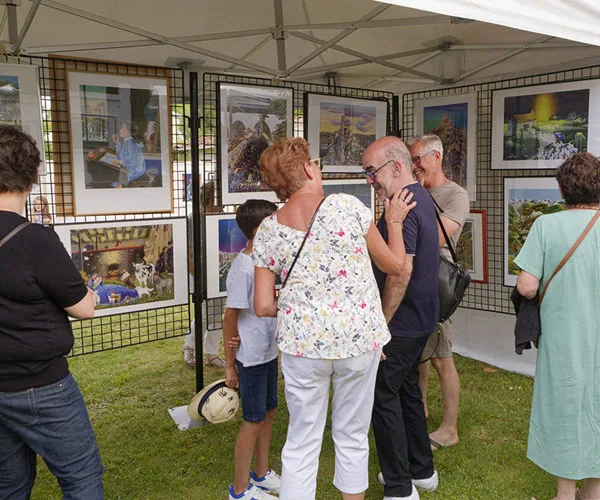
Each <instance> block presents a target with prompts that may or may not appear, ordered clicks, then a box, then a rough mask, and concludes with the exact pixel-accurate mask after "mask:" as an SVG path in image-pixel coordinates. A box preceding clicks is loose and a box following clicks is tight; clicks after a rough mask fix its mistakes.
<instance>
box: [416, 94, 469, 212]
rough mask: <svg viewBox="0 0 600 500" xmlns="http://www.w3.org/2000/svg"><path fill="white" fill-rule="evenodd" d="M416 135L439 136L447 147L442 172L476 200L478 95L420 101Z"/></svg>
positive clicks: (445, 147) (417, 112) (452, 96)
mask: <svg viewBox="0 0 600 500" xmlns="http://www.w3.org/2000/svg"><path fill="white" fill-rule="evenodd" d="M414 130H415V135H422V134H435V135H437V136H438V137H439V138H440V139H441V141H442V144H443V145H444V158H443V161H442V169H443V170H444V175H445V176H446V177H448V179H450V180H451V181H454V182H456V183H457V184H458V185H459V186H462V187H463V188H464V189H466V190H467V193H469V200H471V201H474V200H476V199H477V198H476V190H477V94H476V93H471V94H462V95H451V96H443V97H435V98H431V99H418V100H416V101H415V104H414Z"/></svg>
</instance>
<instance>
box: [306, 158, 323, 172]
mask: <svg viewBox="0 0 600 500" xmlns="http://www.w3.org/2000/svg"><path fill="white" fill-rule="evenodd" d="M308 161H309V163H312V162H315V165H316V166H317V167H319V170H321V171H322V170H323V163H322V162H321V158H312V159H311V160H308Z"/></svg>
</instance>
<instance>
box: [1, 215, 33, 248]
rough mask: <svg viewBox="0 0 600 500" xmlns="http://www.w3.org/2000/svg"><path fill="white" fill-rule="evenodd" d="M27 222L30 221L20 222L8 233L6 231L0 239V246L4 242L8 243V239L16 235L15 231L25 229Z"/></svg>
mask: <svg viewBox="0 0 600 500" xmlns="http://www.w3.org/2000/svg"><path fill="white" fill-rule="evenodd" d="M29 224H31V222H29V221H25V222H23V223H22V224H19V225H18V226H17V227H15V228H14V229H13V230H12V231H11V232H10V233H8V234H7V235H6V236H5V237H4V238H2V239H1V240H0V248H2V247H3V246H4V245H5V244H6V243H8V240H10V239H11V238H12V237H13V236H16V235H17V233H18V232H19V231H21V229H25V228H26V227H27V226H29Z"/></svg>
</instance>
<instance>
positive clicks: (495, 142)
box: [491, 80, 600, 170]
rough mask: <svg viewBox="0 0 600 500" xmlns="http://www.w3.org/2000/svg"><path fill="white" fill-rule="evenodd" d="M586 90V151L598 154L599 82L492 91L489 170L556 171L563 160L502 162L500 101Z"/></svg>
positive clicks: (502, 105)
mask: <svg viewBox="0 0 600 500" xmlns="http://www.w3.org/2000/svg"><path fill="white" fill-rule="evenodd" d="M585 89H589V91H590V102H589V109H588V132H587V139H588V144H587V151H588V152H589V153H592V154H594V155H595V156H598V155H599V154H600V82H599V81H598V80H581V81H577V82H568V83H552V84H548V85H535V86H531V87H518V88H513V89H507V90H495V91H494V92H493V94H492V165H491V168H492V170H508V169H524V168H528V169H534V170H543V169H552V168H558V167H559V166H560V165H561V164H562V163H563V162H564V161H565V160H504V100H505V98H507V97H516V96H526V95H535V94H546V93H554V92H568V91H571V90H585Z"/></svg>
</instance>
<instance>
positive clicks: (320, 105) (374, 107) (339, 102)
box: [304, 92, 388, 173]
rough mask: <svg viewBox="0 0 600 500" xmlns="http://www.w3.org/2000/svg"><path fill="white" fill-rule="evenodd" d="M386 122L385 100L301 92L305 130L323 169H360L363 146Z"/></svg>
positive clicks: (382, 132)
mask: <svg viewBox="0 0 600 500" xmlns="http://www.w3.org/2000/svg"><path fill="white" fill-rule="evenodd" d="M387 125H388V101H387V100H384V101H379V100H372V99H359V98H355V97H335V96H330V95H323V94H312V93H310V92H307V93H305V94H304V134H305V137H306V140H307V141H308V142H309V143H310V154H311V156H312V157H313V158H321V162H322V164H323V172H336V173H341V172H362V157H363V153H364V152H365V149H367V147H368V146H369V144H371V143H372V142H374V141H375V140H377V139H379V138H380V137H384V136H385V135H386V134H387V128H388V127H387Z"/></svg>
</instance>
